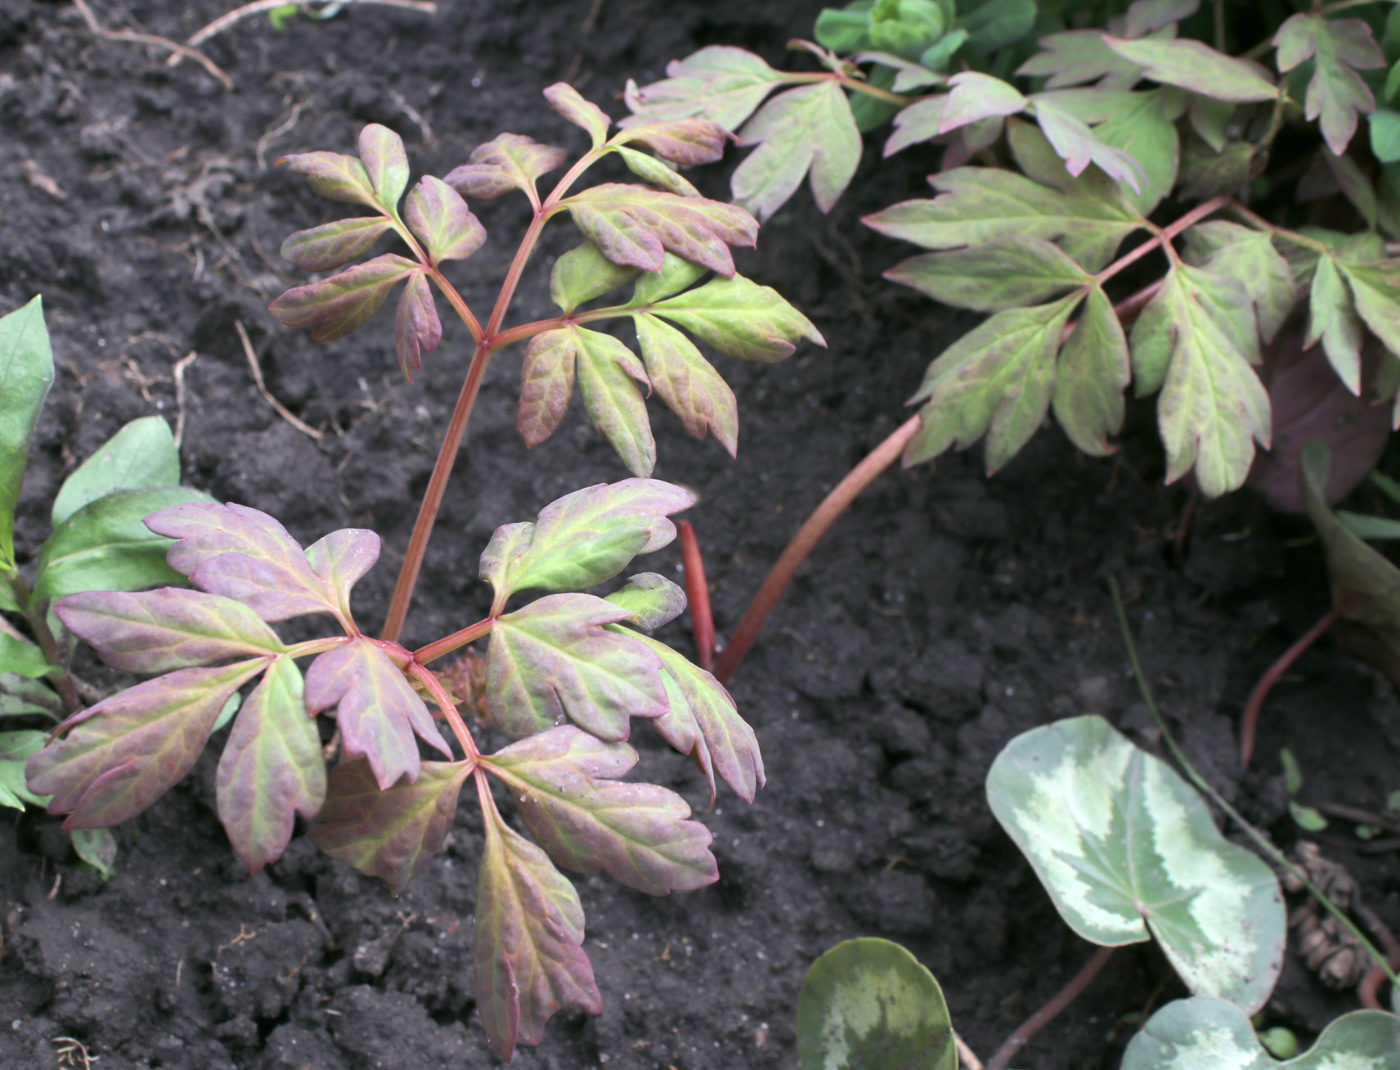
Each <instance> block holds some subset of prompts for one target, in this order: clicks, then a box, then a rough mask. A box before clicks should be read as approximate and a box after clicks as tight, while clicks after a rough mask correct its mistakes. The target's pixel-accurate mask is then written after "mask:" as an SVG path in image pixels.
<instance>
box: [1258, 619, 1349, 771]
mask: <svg viewBox="0 0 1400 1070" xmlns="http://www.w3.org/2000/svg"><path fill="white" fill-rule="evenodd" d="M1341 615H1342V606H1341V603H1338V604H1337V605H1335V606H1333V607H1332V608H1331V609H1329V610H1328V611H1327V612H1326V613H1324V614H1323V615H1322V616H1321V617H1320V618H1319V619H1318V622H1317V623H1316V624H1314V625H1313V626H1312V627H1311V628H1309V629H1308V630H1307V631H1306V632H1304V633H1303V634H1302V635H1301V636H1300V637H1299V638H1298V640H1297V642H1295V643H1294V644H1293V645H1292V646H1291V647H1289V648H1288V649H1287V650H1285V651H1284V652H1283V655H1282V656H1281V657H1280V658H1279V659H1278V660H1277V661H1276V662H1274V663H1273V664H1272V665H1270V666H1269V669H1268V671H1267V672H1265V673H1264V675H1263V676H1261V677H1260V678H1259V682H1258V683H1257V684H1255V685H1254V690H1253V691H1252V692H1250V695H1249V702H1248V703H1246V704H1245V707H1244V716H1243V717H1242V718H1240V765H1241V766H1242V767H1243V766H1247V765H1249V759H1250V758H1251V757H1253V755H1254V731H1255V728H1256V727H1257V725H1258V723H1259V711H1260V710H1261V709H1262V708H1263V706H1264V699H1266V698H1267V697H1268V695H1269V692H1270V691H1272V690H1273V687H1274V684H1276V683H1278V679H1279V677H1280V676H1282V675H1283V674H1284V673H1286V672H1287V671H1288V670H1289V668H1291V667H1292V665H1293V663H1294V662H1295V661H1297V660H1298V659H1299V658H1300V657H1302V656H1303V652H1304V651H1306V650H1307V649H1308V647H1310V646H1312V645H1313V644H1314V643H1315V642H1317V641H1318V640H1319V639H1321V638H1322V635H1323V633H1324V632H1326V631H1327V629H1328V628H1330V627H1332V625H1334V624H1336V623H1337V620H1338V619H1339V618H1340V617H1341Z"/></svg>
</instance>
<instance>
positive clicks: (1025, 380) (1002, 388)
mask: <svg viewBox="0 0 1400 1070" xmlns="http://www.w3.org/2000/svg"><path fill="white" fill-rule="evenodd" d="M1082 296H1083V294H1082V293H1074V294H1070V295H1069V296H1068V297H1062V298H1061V299H1060V300H1058V301H1055V302H1053V303H1051V304H1048V305H1036V306H1034V307H1031V308H1011V309H1006V310H1004V311H1002V312H998V313H996V315H994V316H992V317H991V318H990V319H988V320H987V321H986V322H985V323H983V324H981V325H980V326H978V327H976V328H974V329H973V330H971V331H969V332H968V333H967V334H965V335H963V337H962V338H960V339H958V341H956V342H955V343H953V345H951V346H949V347H948V348H947V349H945V350H944V351H943V353H942V354H941V355H939V357H938V358H937V359H936V360H935V361H934V362H933V363H932V364H931V365H929V368H928V371H927V372H925V373H924V381H923V384H922V385H921V386H920V387H919V391H918V393H916V394H915V395H914V397H913V398H912V399H910V400H911V401H924V402H926V404H925V405H924V407H923V409H921V410H920V417H921V419H922V426H921V427H920V428H919V431H918V432H917V433H916V434H915V436H914V437H913V438H912V439H911V440H910V442H909V445H908V446H907V447H906V448H905V451H904V463H905V464H906V465H912V464H919V463H920V462H922V461H927V460H931V459H932V458H934V457H937V456H938V455H939V454H940V453H942V452H943V451H944V450H946V449H947V448H948V447H949V446H954V445H956V446H957V448H958V449H966V448H967V447H968V446H970V445H972V443H974V442H976V441H977V440H978V439H979V438H981V437H982V436H983V435H987V470H988V471H989V472H994V471H996V470H997V469H998V468H1000V467H1001V466H1002V465H1003V464H1005V463H1006V462H1007V461H1009V460H1010V459H1011V458H1012V457H1014V456H1015V455H1016V453H1017V452H1018V451H1019V450H1020V448H1021V447H1022V446H1024V445H1025V444H1026V441H1027V440H1028V439H1029V438H1030V437H1031V435H1032V434H1034V433H1035V430H1036V428H1037V427H1039V426H1040V422H1041V420H1043V419H1044V418H1045V413H1046V411H1047V410H1048V409H1049V407H1050V394H1051V390H1052V389H1053V387H1054V383H1055V353H1056V351H1057V350H1058V349H1059V347H1060V338H1061V335H1062V334H1063V333H1064V328H1065V323H1066V322H1067V321H1068V319H1069V316H1070V313H1071V312H1073V311H1074V306H1075V305H1076V304H1078V303H1079V301H1080V300H1081V298H1082Z"/></svg>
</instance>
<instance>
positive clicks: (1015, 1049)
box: [986, 947, 1114, 1070]
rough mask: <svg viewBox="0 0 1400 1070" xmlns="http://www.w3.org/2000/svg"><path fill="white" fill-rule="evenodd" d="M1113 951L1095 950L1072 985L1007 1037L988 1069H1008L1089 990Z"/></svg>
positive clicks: (1068, 985)
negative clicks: (1037, 1036)
mask: <svg viewBox="0 0 1400 1070" xmlns="http://www.w3.org/2000/svg"><path fill="white" fill-rule="evenodd" d="M1113 951H1114V949H1113V948H1111V947H1101V948H1099V949H1098V950H1097V951H1095V952H1094V956H1093V958H1091V959H1090V960H1089V961H1088V962H1086V963H1085V964H1084V968H1083V969H1082V970H1080V971H1079V972H1078V973H1077V974H1075V975H1074V979H1073V980H1071V981H1070V983H1069V984H1067V985H1065V987H1064V988H1062V989H1060V991H1059V992H1057V993H1056V994H1055V998H1054V999H1052V1000H1051V1001H1050V1002H1049V1003H1047V1004H1045V1006H1043V1007H1041V1008H1040V1010H1038V1011H1036V1012H1035V1013H1034V1014H1032V1015H1031V1016H1030V1017H1029V1018H1027V1019H1026V1020H1025V1021H1024V1022H1023V1023H1021V1027H1020V1028H1019V1029H1017V1030H1016V1032H1014V1033H1012V1034H1011V1035H1010V1036H1009V1037H1007V1038H1006V1042H1005V1043H1003V1044H1002V1046H1001V1047H1000V1048H998V1049H997V1053H996V1054H995V1055H993V1056H992V1057H991V1059H990V1060H988V1062H987V1066H986V1070H1006V1068H1007V1067H1008V1066H1010V1065H1011V1060H1012V1059H1014V1058H1016V1056H1017V1055H1019V1054H1020V1053H1021V1049H1022V1048H1024V1047H1025V1046H1026V1043H1027V1042H1028V1041H1029V1040H1030V1039H1031V1037H1033V1036H1035V1035H1036V1034H1037V1033H1039V1032H1040V1031H1041V1029H1043V1028H1044V1027H1045V1026H1046V1025H1048V1024H1049V1023H1050V1021H1051V1020H1052V1019H1054V1018H1055V1016H1056V1015H1058V1014H1059V1013H1060V1012H1061V1011H1062V1010H1064V1009H1065V1008H1066V1007H1068V1006H1069V1005H1070V1004H1071V1003H1073V1002H1074V1001H1075V1000H1076V999H1078V998H1079V993H1081V992H1083V991H1084V990H1085V989H1086V988H1088V987H1089V982H1090V981H1092V980H1093V979H1094V978H1095V977H1097V976H1098V975H1099V972H1100V971H1101V970H1102V969H1103V968H1104V967H1105V966H1107V965H1108V960H1109V959H1110V958H1111V957H1112V956H1113Z"/></svg>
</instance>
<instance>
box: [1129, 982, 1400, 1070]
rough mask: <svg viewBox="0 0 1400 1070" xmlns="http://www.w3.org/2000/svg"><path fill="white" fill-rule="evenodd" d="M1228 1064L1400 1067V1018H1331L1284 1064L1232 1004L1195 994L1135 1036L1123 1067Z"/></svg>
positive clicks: (1263, 1068)
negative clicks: (1312, 1040)
mask: <svg viewBox="0 0 1400 1070" xmlns="http://www.w3.org/2000/svg"><path fill="white" fill-rule="evenodd" d="M1178 1066H1201V1067H1206V1066H1218V1067H1225V1066H1228V1067H1230V1068H1231V1070H1340V1068H1341V1067H1346V1068H1347V1070H1400V1019H1398V1018H1396V1016H1395V1015H1393V1014H1387V1013H1385V1012H1384V1011H1352V1012H1351V1013H1350V1014H1344V1015H1342V1016H1341V1017H1340V1018H1336V1019H1334V1020H1333V1021H1332V1022H1330V1023H1329V1024H1328V1026H1327V1028H1326V1029H1324V1030H1323V1031H1322V1035H1321V1036H1319V1037H1318V1038H1317V1043H1315V1044H1314V1045H1313V1046H1312V1047H1311V1048H1309V1049H1308V1050H1307V1051H1305V1052H1304V1053H1303V1054H1302V1055H1299V1056H1297V1057H1296V1058H1293V1059H1285V1060H1283V1061H1282V1062H1279V1061H1277V1060H1276V1059H1274V1057H1273V1056H1272V1055H1270V1054H1269V1052H1268V1051H1266V1050H1265V1048H1264V1045H1263V1044H1261V1043H1260V1042H1259V1037H1258V1035H1257V1034H1256V1033H1255V1030H1254V1026H1253V1024H1251V1022H1250V1020H1249V1018H1248V1016H1246V1015H1245V1013H1244V1012H1243V1011H1241V1010H1240V1009H1239V1008H1238V1007H1236V1006H1235V1005H1234V1004H1233V1003H1227V1002H1225V1001H1224V1000H1220V999H1208V998H1205V997H1196V998H1194V999H1178V1000H1173V1001H1172V1002H1171V1003H1168V1004H1167V1005H1166V1006H1165V1007H1163V1008H1162V1009H1161V1010H1159V1011H1158V1012H1157V1013H1156V1014H1154V1015H1153V1016H1152V1017H1151V1018H1149V1019H1148V1020H1147V1024H1146V1025H1145V1026H1143V1028H1142V1031H1141V1032H1140V1033H1138V1034H1137V1035H1136V1036H1134V1037H1133V1039H1132V1041H1131V1042H1130V1043H1129V1044H1128V1050H1127V1051H1125V1052H1124V1053H1123V1070H1170V1068H1172V1067H1178Z"/></svg>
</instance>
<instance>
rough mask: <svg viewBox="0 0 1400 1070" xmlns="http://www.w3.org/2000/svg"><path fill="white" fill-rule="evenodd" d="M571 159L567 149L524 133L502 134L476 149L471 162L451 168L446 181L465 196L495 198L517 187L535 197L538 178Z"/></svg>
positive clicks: (469, 159) (482, 198) (469, 157)
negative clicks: (541, 141) (556, 146)
mask: <svg viewBox="0 0 1400 1070" xmlns="http://www.w3.org/2000/svg"><path fill="white" fill-rule="evenodd" d="M568 158H569V154H568V153H567V152H565V151H564V150H563V149H557V148H555V147H554V146H553V145H542V144H540V143H539V142H538V141H535V140H534V139H533V138H528V137H526V136H525V135H523V134H498V135H497V136H496V137H494V138H492V139H491V140H490V141H488V142H486V143H485V144H484V145H478V146H477V147H476V148H474V149H472V152H471V155H470V156H468V157H467V162H466V163H464V164H462V166H460V167H456V168H453V169H452V170H451V171H449V172H448V173H447V175H446V176H445V177H444V178H443V181H444V182H446V183H447V184H448V185H449V186H451V187H452V188H453V189H455V190H456V191H457V192H458V193H460V194H461V195H462V196H463V197H471V198H474V199H475V200H479V201H494V200H495V199H496V198H497V197H499V196H501V195H502V194H504V193H509V192H510V191H511V190H513V189H518V190H520V191H521V192H523V193H525V194H526V195H527V196H529V197H531V198H532V199H533V198H535V197H537V196H538V194H537V193H536V192H535V182H536V180H538V179H539V177H540V176H541V175H546V174H548V173H549V172H550V171H553V170H555V169H556V168H559V167H562V166H563V164H564V161H565V160H567V159H568Z"/></svg>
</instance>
